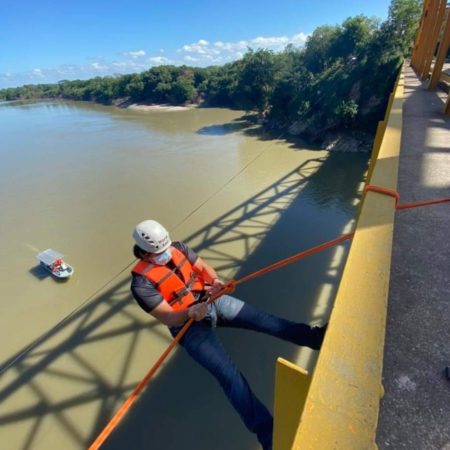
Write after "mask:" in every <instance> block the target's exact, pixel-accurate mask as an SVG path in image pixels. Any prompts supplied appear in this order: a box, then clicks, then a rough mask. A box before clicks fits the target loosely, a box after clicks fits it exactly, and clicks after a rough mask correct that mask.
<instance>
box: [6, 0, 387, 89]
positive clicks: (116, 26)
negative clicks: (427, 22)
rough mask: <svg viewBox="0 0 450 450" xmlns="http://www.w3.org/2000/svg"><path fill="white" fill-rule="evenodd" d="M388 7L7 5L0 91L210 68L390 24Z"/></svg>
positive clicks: (84, 0)
mask: <svg viewBox="0 0 450 450" xmlns="http://www.w3.org/2000/svg"><path fill="white" fill-rule="evenodd" d="M389 4H390V0H365V1H361V0H359V1H356V0H353V1H352V0H340V1H329V0H323V1H320V0H319V1H306V0H278V1H274V0H271V1H269V0H222V1H213V0H196V1H190V2H189V1H181V0H172V1H163V0H159V1H155V0H147V1H141V0H129V1H124V0H90V1H88V0H76V1H70V0H66V1H63V0H59V1H56V0H54V1H51V0H40V1H36V0H2V2H1V4H0V88H4V87H12V86H20V85H23V84H28V83H47V82H56V81H58V80H62V79H77V78H79V79H86V78H91V77H94V76H104V75H113V74H123V73H131V72H141V71H143V70H146V69H148V68H150V67H152V66H155V65H160V64H176V65H179V64H187V65H192V66H208V65H212V64H224V63H225V62H229V61H232V60H235V59H238V58H239V57H241V56H242V54H243V53H245V50H246V48H247V46H250V47H252V48H254V49H256V48H268V49H272V50H275V51H279V50H282V49H283V48H284V47H285V46H286V45H287V44H288V43H293V44H295V45H299V46H301V45H303V44H304V42H305V39H306V38H307V36H308V34H310V33H311V32H312V31H313V30H314V29H315V28H316V27H317V26H319V25H325V24H329V25H334V24H340V23H341V22H342V21H343V20H345V19H346V18H347V17H350V16H355V15H358V14H365V15H367V16H376V17H379V18H381V19H383V20H384V19H386V17H387V12H388V8H389Z"/></svg>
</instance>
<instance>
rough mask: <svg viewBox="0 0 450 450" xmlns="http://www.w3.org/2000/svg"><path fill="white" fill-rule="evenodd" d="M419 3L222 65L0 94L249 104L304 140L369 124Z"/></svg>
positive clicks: (402, 2) (378, 113) (396, 3)
mask: <svg viewBox="0 0 450 450" xmlns="http://www.w3.org/2000/svg"><path fill="white" fill-rule="evenodd" d="M420 4H421V1H420V0H393V1H392V3H391V6H390V9H389V17H388V19H387V20H386V21H385V22H383V23H380V22H379V21H378V20H377V19H373V18H368V17H366V16H356V17H352V18H349V19H347V20H345V21H344V22H343V23H342V24H341V25H336V26H322V27H319V28H317V29H316V30H315V31H314V32H313V33H312V35H311V36H309V38H308V40H307V43H306V45H305V47H304V48H296V47H294V46H292V45H289V46H288V47H286V49H285V50H284V51H283V52H281V53H274V52H272V51H269V50H264V49H259V50H252V49H248V51H247V53H246V54H245V55H244V57H243V58H242V59H240V60H238V61H235V62H232V63H229V64H225V65H224V66H212V67H207V68H198V67H187V66H181V67H176V66H159V67H153V68H151V69H150V70H148V71H145V72H143V73H139V74H130V75H123V76H115V77H97V78H93V79H90V80H86V81H82V80H75V81H67V80H63V81H60V82H59V83H57V84H40V85H26V86H23V87H20V88H10V89H4V90H1V91H0V98H3V99H5V100H15V99H35V98H65V99H73V100H90V101H96V102H101V103H105V104H111V103H118V102H119V100H120V101H123V102H125V101H126V102H146V103H169V104H173V105H181V104H186V103H193V102H194V103H201V104H202V105H204V106H224V107H231V108H240V109H245V110H247V111H251V110H256V111H257V112H258V113H259V115H260V117H264V119H265V123H266V124H267V125H268V126H271V127H278V128H286V127H288V126H291V128H292V125H293V124H295V126H296V132H298V133H300V134H303V135H306V136H309V137H311V138H317V137H319V136H323V135H324V132H326V131H330V130H336V129H339V130H342V128H347V129H363V130H372V129H373V128H374V126H375V125H376V123H377V121H378V120H380V118H382V116H383V113H384V110H385V106H386V101H387V95H388V93H389V91H390V89H391V87H392V83H393V81H394V79H395V77H396V74H397V72H398V69H399V67H400V65H401V63H402V61H403V58H404V56H406V55H407V54H408V52H409V51H410V45H411V42H412V39H413V37H414V33H415V30H416V28H417V23H418V19H419V17H420V13H421V6H420Z"/></svg>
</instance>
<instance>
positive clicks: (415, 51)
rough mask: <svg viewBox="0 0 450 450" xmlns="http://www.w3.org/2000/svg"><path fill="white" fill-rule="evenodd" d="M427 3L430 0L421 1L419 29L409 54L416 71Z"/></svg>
mask: <svg viewBox="0 0 450 450" xmlns="http://www.w3.org/2000/svg"><path fill="white" fill-rule="evenodd" d="M429 4H430V0H425V1H424V2H423V10H422V17H421V18H420V23H419V29H418V31H417V34H416V39H415V41H414V49H413V53H412V55H411V66H412V68H413V69H414V70H416V71H417V64H418V58H419V53H420V50H421V49H422V44H423V36H424V34H423V29H424V24H425V18H426V16H427V10H428V6H429Z"/></svg>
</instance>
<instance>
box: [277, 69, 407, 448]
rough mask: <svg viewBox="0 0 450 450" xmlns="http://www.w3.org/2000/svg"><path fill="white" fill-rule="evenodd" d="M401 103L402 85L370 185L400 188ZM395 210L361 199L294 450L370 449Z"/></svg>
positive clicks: (386, 202) (374, 196)
mask: <svg viewBox="0 0 450 450" xmlns="http://www.w3.org/2000/svg"><path fill="white" fill-rule="evenodd" d="M401 77H402V75H401ZM402 105H403V82H402V80H400V83H399V84H398V85H397V89H396V92H395V97H394V101H393V104H392V109H391V112H390V114H389V117H388V118H387V124H386V131H385V134H384V138H383V140H382V143H381V146H380V150H379V155H378V159H377V163H376V166H375V168H374V170H373V173H372V184H378V185H381V186H385V187H387V188H390V189H396V188H397V173H398V160H399V152H400V138H401V128H402ZM394 212H395V201H394V199H393V198H391V197H388V196H385V195H381V194H378V193H375V192H368V193H367V194H366V195H365V198H364V201H363V205H362V208H361V214H360V216H359V219H358V223H357V227H356V230H355V236H354V238H353V242H352V245H351V248H350V252H349V256H348V259H347V263H346V266H345V269H344V273H343V276H342V280H341V284H340V287H339V290H338V293H337V297H336V301H335V306H334V308H333V311H332V315H331V318H330V323H329V326H328V330H327V335H326V336H325V341H324V345H323V346H322V350H321V352H320V355H319V359H318V362H317V365H316V368H315V372H314V376H313V378H312V380H311V385H310V388H309V392H308V396H307V399H306V403H305V406H304V409H303V413H302V416H301V419H300V424H299V426H298V429H297V432H296V435H295V438H294V442H293V444H292V447H291V449H293V450H300V449H301V450H322V449H323V450H332V449H342V450H365V449H373V448H374V447H375V444H374V442H375V431H376V425H377V420H378V412H379V400H380V385H381V374H382V361H383V348H384V336H385V326H386V312H387V295H388V285H389V272H390V260H391V247H392V236H393V223H394ZM278 389H279V390H281V392H283V388H282V386H281V387H280V386H279V387H278ZM284 392H285V393H284V395H287V394H286V391H284ZM278 395H279V393H278ZM276 401H277V400H276ZM275 414H277V411H276V412H275ZM279 420H282V419H280V418H279V417H276V421H279ZM276 445H278V443H277V444H276ZM276 448H277V449H279V450H284V449H281V447H276Z"/></svg>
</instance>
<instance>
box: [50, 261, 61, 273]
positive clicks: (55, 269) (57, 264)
mask: <svg viewBox="0 0 450 450" xmlns="http://www.w3.org/2000/svg"><path fill="white" fill-rule="evenodd" d="M61 270H63V260H62V259H61V258H58V259H55V260H54V261H53V265H52V272H60V271H61Z"/></svg>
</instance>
